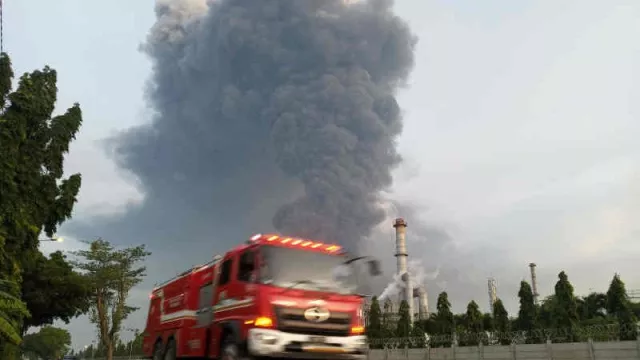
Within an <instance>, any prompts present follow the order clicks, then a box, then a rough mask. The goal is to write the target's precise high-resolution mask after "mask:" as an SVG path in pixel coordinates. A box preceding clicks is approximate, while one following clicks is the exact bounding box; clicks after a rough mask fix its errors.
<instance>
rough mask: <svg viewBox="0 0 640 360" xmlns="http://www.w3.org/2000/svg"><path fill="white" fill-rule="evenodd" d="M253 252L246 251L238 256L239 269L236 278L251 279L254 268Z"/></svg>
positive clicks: (244, 280)
mask: <svg viewBox="0 0 640 360" xmlns="http://www.w3.org/2000/svg"><path fill="white" fill-rule="evenodd" d="M254 259H255V253H254V252H253V251H247V252H245V253H244V254H242V256H240V269H239V270H238V280H239V281H243V282H250V281H251V274H253V270H255V261H254Z"/></svg>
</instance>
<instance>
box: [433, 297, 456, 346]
mask: <svg viewBox="0 0 640 360" xmlns="http://www.w3.org/2000/svg"><path fill="white" fill-rule="evenodd" d="M436 310H437V311H436V315H435V331H434V334H435V335H439V336H436V337H435V339H436V340H434V341H432V343H433V346H434V347H439V346H442V347H449V346H451V344H452V337H453V335H454V334H455V329H456V324H455V317H454V315H453V312H451V303H450V302H449V295H448V294H447V293H446V292H445V291H443V292H441V293H440V294H438V300H437V302H436Z"/></svg>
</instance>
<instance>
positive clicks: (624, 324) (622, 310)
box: [607, 274, 638, 340]
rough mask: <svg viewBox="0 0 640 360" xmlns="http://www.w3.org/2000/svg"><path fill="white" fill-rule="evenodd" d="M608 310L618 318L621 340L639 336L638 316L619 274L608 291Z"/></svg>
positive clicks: (633, 338)
mask: <svg viewBox="0 0 640 360" xmlns="http://www.w3.org/2000/svg"><path fill="white" fill-rule="evenodd" d="M607 312H608V313H609V314H611V315H613V316H615V317H616V319H617V320H618V325H619V328H620V340H635V339H636V338H637V336H638V329H637V325H636V317H635V314H634V313H633V309H632V307H631V302H630V301H629V296H628V295H627V290H626V288H625V285H624V282H622V280H621V279H620V276H618V274H616V275H615V276H614V277H613V280H611V284H610V285H609V290H608V291H607Z"/></svg>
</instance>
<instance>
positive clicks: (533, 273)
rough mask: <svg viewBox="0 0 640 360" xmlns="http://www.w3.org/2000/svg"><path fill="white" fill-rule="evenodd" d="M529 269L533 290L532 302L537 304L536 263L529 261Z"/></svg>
mask: <svg viewBox="0 0 640 360" xmlns="http://www.w3.org/2000/svg"><path fill="white" fill-rule="evenodd" d="M529 270H531V290H533V303H534V304H536V305H538V297H539V296H540V294H538V280H537V278H536V264H535V263H530V264H529Z"/></svg>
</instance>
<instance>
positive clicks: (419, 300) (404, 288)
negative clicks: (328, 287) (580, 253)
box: [379, 218, 640, 323]
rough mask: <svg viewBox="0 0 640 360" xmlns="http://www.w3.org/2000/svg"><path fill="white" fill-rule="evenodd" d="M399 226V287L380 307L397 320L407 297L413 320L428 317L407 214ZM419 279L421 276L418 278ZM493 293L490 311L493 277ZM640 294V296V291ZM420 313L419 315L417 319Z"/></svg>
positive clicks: (533, 279)
mask: <svg viewBox="0 0 640 360" xmlns="http://www.w3.org/2000/svg"><path fill="white" fill-rule="evenodd" d="M393 228H394V229H395V245H396V249H395V250H396V251H395V257H396V273H395V276H394V277H393V281H392V282H391V283H390V284H389V285H388V286H389V287H393V288H394V289H395V291H390V293H387V291H385V293H386V295H381V296H380V298H379V300H380V307H381V310H382V312H383V314H384V315H386V318H387V319H389V320H391V321H395V320H397V315H398V314H397V312H398V309H399V307H400V303H401V302H402V301H403V300H404V301H407V304H409V315H410V320H411V323H413V322H414V321H415V320H417V319H419V320H422V319H427V318H428V317H429V302H428V297H427V288H426V285H425V284H424V283H415V284H414V283H413V282H414V281H415V279H416V277H415V276H414V275H416V274H411V270H410V269H409V253H408V251H407V222H406V221H405V220H404V219H403V218H396V219H395V220H394V222H393ZM529 271H530V275H531V280H530V281H531V290H532V291H533V298H534V301H535V303H536V304H538V303H539V296H540V295H539V293H538V281H537V278H536V264H535V263H530V264H529ZM418 281H419V280H418ZM487 287H488V295H489V312H490V313H493V305H494V304H495V302H496V301H497V300H498V294H497V292H498V291H497V287H498V286H497V283H496V280H495V279H494V278H493V277H490V278H488V281H487ZM636 296H639V297H640V291H639V292H638V294H637V295H636ZM416 317H417V319H416Z"/></svg>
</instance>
